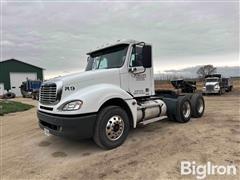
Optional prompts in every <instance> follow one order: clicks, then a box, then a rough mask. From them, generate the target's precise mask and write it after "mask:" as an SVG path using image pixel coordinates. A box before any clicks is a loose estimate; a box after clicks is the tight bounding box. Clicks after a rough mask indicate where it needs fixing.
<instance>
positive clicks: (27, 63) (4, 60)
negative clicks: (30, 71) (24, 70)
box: [0, 58, 44, 70]
mask: <svg viewBox="0 0 240 180" xmlns="http://www.w3.org/2000/svg"><path fill="white" fill-rule="evenodd" d="M9 61H16V62H19V63H23V64H26V65H28V66H32V67H34V68H38V69H42V70H44V68H41V67H38V66H35V65H32V64H29V63H26V62H23V61H19V60H17V59H14V58H12V59H7V60H4V61H0V63H5V62H9Z"/></svg>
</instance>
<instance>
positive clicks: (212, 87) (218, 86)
mask: <svg viewBox="0 0 240 180" xmlns="http://www.w3.org/2000/svg"><path fill="white" fill-rule="evenodd" d="M224 93H225V88H224V86H223V82H222V76H221V74H212V75H207V76H205V84H204V87H203V94H206V95H207V94H219V95H221V94H224Z"/></svg>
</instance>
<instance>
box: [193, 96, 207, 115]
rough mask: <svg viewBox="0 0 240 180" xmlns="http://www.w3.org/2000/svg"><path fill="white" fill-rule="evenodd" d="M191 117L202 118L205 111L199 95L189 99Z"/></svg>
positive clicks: (201, 97) (202, 100)
mask: <svg viewBox="0 0 240 180" xmlns="http://www.w3.org/2000/svg"><path fill="white" fill-rule="evenodd" d="M191 105H192V117H195V118H199V117H202V116H203V114H204V110H205V102H204V99H203V96H202V95H201V94H193V96H192V98H191Z"/></svg>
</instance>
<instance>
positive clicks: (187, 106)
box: [183, 101, 191, 118]
mask: <svg viewBox="0 0 240 180" xmlns="http://www.w3.org/2000/svg"><path fill="white" fill-rule="evenodd" d="M190 113H191V105H190V103H189V102H188V101H185V102H184V103H183V116H184V117H185V118H188V117H189V116H190Z"/></svg>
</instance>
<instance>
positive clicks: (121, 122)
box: [37, 40, 205, 149]
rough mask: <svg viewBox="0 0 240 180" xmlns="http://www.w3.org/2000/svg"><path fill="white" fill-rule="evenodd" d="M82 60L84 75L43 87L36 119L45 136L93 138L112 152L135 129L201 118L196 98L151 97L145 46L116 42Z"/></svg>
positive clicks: (163, 93) (153, 93)
mask: <svg viewBox="0 0 240 180" xmlns="http://www.w3.org/2000/svg"><path fill="white" fill-rule="evenodd" d="M87 55H88V59H87V67H86V70H85V71H84V72H81V73H77V74H72V75H68V76H63V77H57V78H53V79H50V80H48V81H45V82H44V83H43V84H42V86H41V88H40V99H39V105H38V111H37V115H38V119H39V126H40V128H42V129H43V130H44V132H45V133H46V134H53V135H59V136H66V137H73V138H93V139H94V141H95V142H96V144H97V145H99V146H100V147H102V148H105V149H112V148H115V147H118V146H120V145H121V144H122V143H123V142H124V141H125V139H126V138H127V136H128V133H129V130H130V129H131V128H136V127H137V126H138V125H140V124H142V125H146V124H148V123H153V122H156V121H160V120H162V119H166V118H169V119H170V120H174V121H176V122H179V123H186V122H188V121H189V120H190V118H191V117H194V118H199V117H201V116H202V115H203V113H204V109H205V104H204V99H203V97H202V95H201V94H197V93H193V94H185V95H181V94H176V93H174V92H172V91H155V89H154V76H153V62H152V46H151V45H150V44H147V43H145V42H138V41H134V40H126V41H118V42H117V43H115V44H112V45H107V46H105V47H101V48H98V49H96V50H93V51H91V52H89V53H87Z"/></svg>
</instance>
